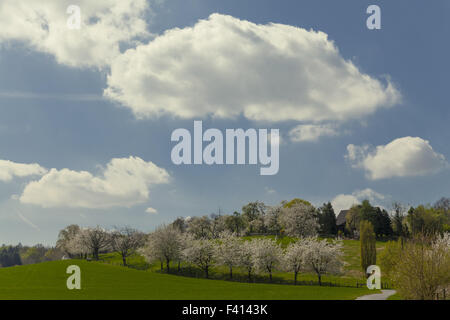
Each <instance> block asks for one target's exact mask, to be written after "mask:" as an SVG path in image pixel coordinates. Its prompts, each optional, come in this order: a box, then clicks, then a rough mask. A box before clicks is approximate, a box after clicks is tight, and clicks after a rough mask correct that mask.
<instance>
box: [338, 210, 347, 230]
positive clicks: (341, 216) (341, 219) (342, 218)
mask: <svg viewBox="0 0 450 320" xmlns="http://www.w3.org/2000/svg"><path fill="white" fill-rule="evenodd" d="M349 211H350V209H348V210H341V212H339V214H338V216H337V218H336V226H337V230H338V232H339V230H341V232H342V233H344V232H345V222H346V221H347V220H346V218H347V213H348V212H349Z"/></svg>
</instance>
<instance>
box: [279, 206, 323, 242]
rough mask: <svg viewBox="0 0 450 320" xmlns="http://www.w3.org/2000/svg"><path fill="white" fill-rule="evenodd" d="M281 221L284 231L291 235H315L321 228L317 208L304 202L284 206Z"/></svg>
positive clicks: (300, 236)
mask: <svg viewBox="0 0 450 320" xmlns="http://www.w3.org/2000/svg"><path fill="white" fill-rule="evenodd" d="M280 221H281V225H282V226H283V229H284V232H285V233H286V235H288V236H290V237H299V238H302V237H309V236H315V235H317V231H318V229H319V223H318V219H317V215H316V210H315V209H314V207H313V206H311V205H307V204H304V203H298V204H296V205H294V206H291V207H285V208H283V210H282V213H281V216H280Z"/></svg>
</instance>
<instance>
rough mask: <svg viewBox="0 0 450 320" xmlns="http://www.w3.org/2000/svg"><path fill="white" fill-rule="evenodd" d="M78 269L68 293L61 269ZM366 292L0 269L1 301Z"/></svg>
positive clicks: (91, 270) (105, 269)
mask: <svg viewBox="0 0 450 320" xmlns="http://www.w3.org/2000/svg"><path fill="white" fill-rule="evenodd" d="M71 264H76V265H78V266H79V267H80V268H81V287H82V288H81V290H68V289H67V287H66V280H67V278H68V276H69V275H68V274H66V268H67V267H68V266H69V265H71ZM370 293H374V292H373V291H370V290H368V289H356V288H337V287H317V286H292V285H276V284H247V283H237V282H229V281H220V280H205V279H196V278H188V277H180V276H174V275H167V274H160V273H155V272H150V271H141V270H135V269H131V268H124V267H121V266H115V265H110V264H105V263H98V262H86V261H83V260H65V261H53V262H45V263H39V264H34V265H27V266H17V267H10V268H2V269H0V299H160V300H177V299H228V300H232V299H255V300H256V299H258V300H260V299H261V300H264V299H280V300H281V299H283V300H288V299H320V300H327V299H338V300H341V299H342V300H344V299H355V298H356V297H358V296H361V295H365V294H370Z"/></svg>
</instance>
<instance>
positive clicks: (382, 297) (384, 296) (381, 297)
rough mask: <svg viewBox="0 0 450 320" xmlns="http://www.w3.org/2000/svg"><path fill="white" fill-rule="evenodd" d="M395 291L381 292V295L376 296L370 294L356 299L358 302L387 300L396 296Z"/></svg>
mask: <svg viewBox="0 0 450 320" xmlns="http://www.w3.org/2000/svg"><path fill="white" fill-rule="evenodd" d="M395 293H396V291H395V290H381V293H376V294H368V295H365V296H361V297H358V298H356V300H387V298H389V297H390V296H392V295H393V294H395Z"/></svg>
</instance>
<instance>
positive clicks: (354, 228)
mask: <svg viewBox="0 0 450 320" xmlns="http://www.w3.org/2000/svg"><path fill="white" fill-rule="evenodd" d="M361 221H369V222H370V223H371V224H372V226H373V229H374V233H375V235H376V237H377V238H385V237H388V238H389V237H391V238H392V237H398V238H412V237H414V236H415V235H418V234H422V233H425V234H434V233H440V234H442V233H444V232H450V198H445V197H444V198H441V199H440V200H438V201H437V202H436V203H435V204H434V205H426V206H425V205H419V206H417V207H415V208H414V207H409V208H408V207H407V206H405V205H402V204H401V203H399V202H394V203H393V205H392V212H391V214H389V213H388V212H387V211H386V210H385V209H381V208H379V207H373V206H372V205H371V204H370V202H369V201H368V200H364V201H363V202H362V203H361V204H359V205H354V206H353V207H352V208H350V210H349V211H348V212H347V215H346V224H345V232H346V233H347V235H349V236H351V237H358V236H359V234H360V223H361Z"/></svg>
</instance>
